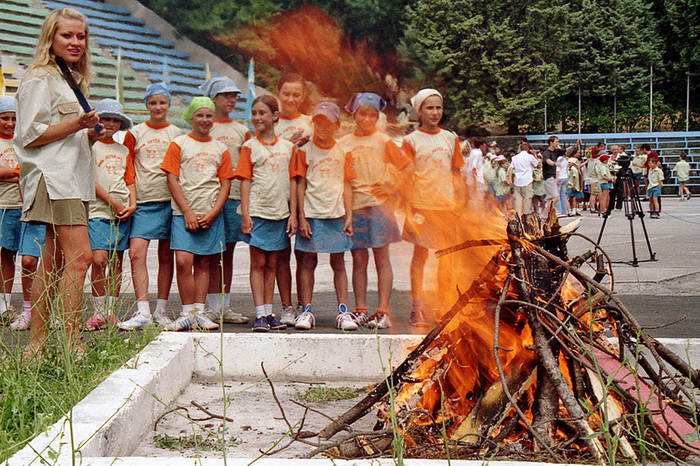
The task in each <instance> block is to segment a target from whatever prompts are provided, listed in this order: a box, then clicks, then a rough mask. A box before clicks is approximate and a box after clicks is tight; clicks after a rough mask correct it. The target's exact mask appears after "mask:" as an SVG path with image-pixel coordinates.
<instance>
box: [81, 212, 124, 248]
mask: <svg viewBox="0 0 700 466" xmlns="http://www.w3.org/2000/svg"><path fill="white" fill-rule="evenodd" d="M88 232H89V234H90V248H91V249H92V250H93V251H98V250H99V251H126V250H127V249H129V239H130V238H131V235H130V233H131V219H128V220H127V221H125V222H120V221H119V220H117V219H115V220H110V219H107V218H91V219H90V220H89V221H88Z"/></svg>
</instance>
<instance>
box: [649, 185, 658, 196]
mask: <svg viewBox="0 0 700 466" xmlns="http://www.w3.org/2000/svg"><path fill="white" fill-rule="evenodd" d="M647 197H661V188H660V187H659V186H654V187H653V188H649V190H647Z"/></svg>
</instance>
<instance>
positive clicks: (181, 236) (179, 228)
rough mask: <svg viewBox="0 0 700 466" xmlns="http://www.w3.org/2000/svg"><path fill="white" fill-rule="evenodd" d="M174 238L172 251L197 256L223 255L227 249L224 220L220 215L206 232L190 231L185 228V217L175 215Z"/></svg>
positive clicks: (171, 241)
mask: <svg viewBox="0 0 700 466" xmlns="http://www.w3.org/2000/svg"><path fill="white" fill-rule="evenodd" d="M172 223H173V225H172V237H171V238H170V249H172V250H173V251H187V252H191V253H192V254H194V255H196V256H210V255H212V254H221V253H222V252H224V250H225V249H226V244H225V243H224V218H223V216H222V215H218V216H217V217H216V218H215V219H214V221H213V222H212V224H211V226H210V227H209V228H207V229H206V230H202V229H200V230H197V231H196V232H191V231H188V230H187V229H186V228H185V217H184V216H182V215H173V221H172Z"/></svg>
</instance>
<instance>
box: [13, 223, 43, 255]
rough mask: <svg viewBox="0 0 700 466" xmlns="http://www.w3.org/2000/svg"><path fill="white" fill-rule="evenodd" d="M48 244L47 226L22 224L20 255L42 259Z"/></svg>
mask: <svg viewBox="0 0 700 466" xmlns="http://www.w3.org/2000/svg"><path fill="white" fill-rule="evenodd" d="M45 243H46V225H43V224H39V223H27V222H22V237H21V239H20V241H19V255H20V256H32V257H37V258H38V257H41V254H42V253H43V252H44V244H45Z"/></svg>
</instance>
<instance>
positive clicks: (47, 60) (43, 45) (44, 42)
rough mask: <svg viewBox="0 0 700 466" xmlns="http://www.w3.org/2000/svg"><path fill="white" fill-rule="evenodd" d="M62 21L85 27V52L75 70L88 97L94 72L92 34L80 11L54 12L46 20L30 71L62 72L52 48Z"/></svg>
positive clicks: (67, 9)
mask: <svg viewBox="0 0 700 466" xmlns="http://www.w3.org/2000/svg"><path fill="white" fill-rule="evenodd" d="M62 19H68V20H76V21H80V22H82V23H83V24H84V25H85V52H83V55H82V56H81V57H80V60H78V62H77V63H76V64H75V66H74V67H73V69H74V70H75V71H77V72H78V73H80V75H81V77H80V79H79V80H78V85H79V86H80V89H81V90H82V91H83V93H84V94H85V95H86V96H87V93H88V86H89V85H90V81H91V80H92V76H93V74H92V71H90V32H89V30H88V25H87V18H86V17H85V15H83V14H82V13H81V12H79V11H78V10H74V9H73V8H60V9H58V10H53V11H52V12H51V13H49V15H48V16H47V17H46V19H45V20H44V24H42V26H41V33H40V34H39V41H38V43H37V46H36V55H35V56H34V61H33V62H32V64H31V65H29V70H32V69H35V68H43V67H50V68H53V69H54V70H55V71H57V72H60V71H59V69H58V65H57V64H56V60H55V58H54V55H53V53H51V47H52V46H53V38H54V35H55V34H56V29H58V22H59V21H61V20H62Z"/></svg>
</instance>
